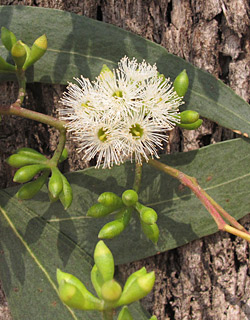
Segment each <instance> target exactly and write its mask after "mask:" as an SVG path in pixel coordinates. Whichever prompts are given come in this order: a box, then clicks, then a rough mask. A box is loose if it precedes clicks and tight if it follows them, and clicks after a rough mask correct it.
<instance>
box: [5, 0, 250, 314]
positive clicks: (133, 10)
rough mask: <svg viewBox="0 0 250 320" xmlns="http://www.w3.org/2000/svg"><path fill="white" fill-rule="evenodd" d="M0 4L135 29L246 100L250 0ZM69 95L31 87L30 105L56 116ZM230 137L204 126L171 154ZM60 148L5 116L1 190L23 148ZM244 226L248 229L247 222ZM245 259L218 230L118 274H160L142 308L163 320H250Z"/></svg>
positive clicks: (180, 138) (244, 250)
mask: <svg viewBox="0 0 250 320" xmlns="http://www.w3.org/2000/svg"><path fill="white" fill-rule="evenodd" d="M0 4H1V5H6V4H9V5H17V4H18V5H33V6H42V7H50V8H56V9H61V10H66V11H70V12H74V13H76V14H79V15H86V16H88V17H90V18H94V19H98V20H102V21H104V22H106V23H111V24H114V25H116V26H119V27H121V28H124V29H126V30H130V31H132V32H134V33H136V34H138V35H141V36H142V37H144V38H147V39H149V40H152V41H154V42H156V43H158V44H160V45H162V46H163V47H165V48H166V49H167V50H168V51H169V52H171V53H174V54H176V55H178V56H180V57H182V58H184V59H186V60H187V61H189V62H191V63H192V64H194V65H196V66H197V67H200V68H202V69H204V70H206V71H208V72H210V73H212V74H213V75H215V76H216V77H218V78H220V79H222V80H223V81H224V82H225V83H226V84H227V85H229V86H230V87H231V88H233V90H235V91H236V93H237V94H239V95H240V96H242V98H243V99H245V100H246V101H248V102H249V99H250V86H249V83H250V79H249V77H250V76H249V75H250V72H249V71H250V37H249V35H250V29H249V24H250V17H249V3H248V2H247V0H237V1H235V0H168V1H166V0H158V1H157V0H144V1H143V0H137V1H132V0H120V1H114V0H110V1H108V0H99V1H95V0H85V1H77V0H33V1H31V0H23V1H17V0H15V1H13V0H12V1H10V0H0ZM64 89H65V87H63V86H59V85H55V86H51V85H42V84H30V85H28V88H27V97H28V98H27V99H26V106H27V107H28V108H32V109H35V110H38V111H41V112H45V113H48V114H53V113H55V112H56V108H57V107H58V103H57V101H58V100H59V98H60V97H61V94H62V92H63V91H64ZM16 93H17V87H16V85H15V84H11V83H8V84H1V85H0V100H1V102H2V101H3V102H4V103H6V104H9V103H10V102H13V101H14V100H15V97H16ZM17 123H18V126H17ZM16 128H18V130H17V129H16ZM233 137H234V134H233V133H232V132H231V131H229V130H225V129H223V128H221V127H219V126H217V125H216V124H214V123H212V122H210V121H208V120H205V121H204V125H203V126H202V127H201V128H199V129H198V130H196V131H190V132H188V131H181V130H180V129H175V130H174V131H172V132H171V136H170V144H169V146H168V150H167V151H168V152H177V151H188V150H192V149H195V148H199V147H202V146H204V145H208V144H211V143H215V142H218V141H221V140H225V139H228V138H233ZM48 142H49V143H48ZM56 142H57V133H56V132H55V130H53V129H47V127H46V126H45V125H42V124H37V123H35V122H34V123H32V122H31V121H30V120H23V119H21V120H20V119H18V118H15V117H8V118H7V117H5V118H4V120H3V122H2V123H1V124H0V153H1V163H0V187H2V188H4V187H7V186H10V185H13V183H12V182H11V181H12V176H13V171H12V170H11V169H10V168H9V167H8V166H7V165H6V164H5V163H4V159H5V158H7V157H8V156H9V155H10V154H11V153H13V152H14V151H15V150H16V149H17V148H18V147H21V146H29V147H35V148H39V149H40V151H41V152H44V153H45V154H50V153H51V152H52V151H53V150H54V149H55V147H56ZM69 148H70V149H71V150H74V145H73V144H72V143H71V144H69ZM70 155H71V156H70V159H69V161H68V164H67V167H65V170H67V171H69V170H70V171H73V170H77V169H81V168H84V167H86V165H87V164H86V163H82V162H81V161H80V156H79V155H78V154H75V153H74V152H71V153H70ZM241 223H242V224H243V225H244V226H245V227H246V228H247V229H249V226H250V217H249V216H248V217H245V218H244V219H242V221H241ZM248 258H249V247H248V244H247V243H246V242H245V241H243V240H241V239H239V238H235V237H233V236H231V235H229V234H225V233H221V232H218V233H216V234H215V235H212V236H209V237H205V238H203V239H201V240H196V241H193V242H192V243H190V244H188V245H185V246H183V247H180V248H178V249H175V250H171V251H168V252H165V253H161V254H159V255H157V256H154V257H151V258H147V259H144V260H142V261H139V262H135V263H131V264H129V265H123V266H120V267H119V274H120V277H124V278H125V277H126V276H127V275H128V274H129V273H131V272H132V271H134V270H135V269H138V268H140V267H141V266H146V267H147V269H149V270H155V271H156V279H157V280H156V285H155V287H154V291H153V292H152V294H151V295H149V297H147V298H145V299H144V305H145V307H146V308H147V309H148V310H149V312H150V313H152V314H153V313H154V314H155V315H156V316H157V317H158V319H159V320H160V319H161V320H166V319H171V320H172V319H174V320H187V319H193V320H198V319H203V320H208V319H218V320H224V319H234V320H244V319H249V318H250V292H249V286H250V277H249V269H248ZM0 302H1V304H0V320H1V319H5V320H7V319H11V316H10V315H8V312H7V311H6V302H5V301H4V297H3V295H1V294H0ZM1 310H2V315H1Z"/></svg>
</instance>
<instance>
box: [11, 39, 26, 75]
mask: <svg viewBox="0 0 250 320" xmlns="http://www.w3.org/2000/svg"><path fill="white" fill-rule="evenodd" d="M11 55H12V58H13V60H14V61H15V64H16V66H17V68H18V69H21V68H22V67H23V64H24V62H25V60H26V55H27V53H26V49H25V47H24V44H23V42H22V41H21V40H19V41H17V42H16V43H15V44H14V45H13V46H12V49H11Z"/></svg>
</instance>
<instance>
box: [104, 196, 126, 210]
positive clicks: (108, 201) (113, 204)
mask: <svg viewBox="0 0 250 320" xmlns="http://www.w3.org/2000/svg"><path fill="white" fill-rule="evenodd" d="M98 202H99V203H101V204H103V205H104V206H106V207H110V208H113V210H117V209H119V208H121V207H122V206H123V202H122V199H121V198H120V197H118V196H117V195H116V194H115V193H113V192H103V193H102V194H101V195H100V196H99V198H98Z"/></svg>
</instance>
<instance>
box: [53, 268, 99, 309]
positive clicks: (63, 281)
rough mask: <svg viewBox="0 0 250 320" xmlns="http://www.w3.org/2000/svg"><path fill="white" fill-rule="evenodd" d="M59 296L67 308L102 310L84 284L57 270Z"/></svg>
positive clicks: (97, 300) (96, 299)
mask: <svg viewBox="0 0 250 320" xmlns="http://www.w3.org/2000/svg"><path fill="white" fill-rule="evenodd" d="M56 275H57V282H58V285H59V296H60V298H61V300H62V301H63V302H64V303H65V304H67V305H68V306H69V307H72V308H76V309H81V310H99V311H101V310H102V308H103V307H102V302H101V301H100V300H99V299H98V298H96V297H95V296H94V295H93V294H92V293H90V292H89V291H88V290H87V289H86V287H85V286H84V284H83V283H82V282H81V281H80V280H79V279H77V278H76V277H74V276H73V275H71V274H69V273H65V272H62V271H61V270H59V269H57V274H56Z"/></svg>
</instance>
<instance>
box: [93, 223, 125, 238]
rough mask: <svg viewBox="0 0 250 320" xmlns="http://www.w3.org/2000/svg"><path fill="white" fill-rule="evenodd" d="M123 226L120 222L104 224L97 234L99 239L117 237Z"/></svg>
mask: <svg viewBox="0 0 250 320" xmlns="http://www.w3.org/2000/svg"><path fill="white" fill-rule="evenodd" d="M124 228H125V226H124V223H123V222H122V221H120V220H114V221H110V222H108V223H106V224H105V225H104V226H103V227H102V229H101V230H100V232H99V234H98V238H99V239H113V238H114V237H116V236H118V235H119V234H120V233H121V232H122V231H123V230H124Z"/></svg>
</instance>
